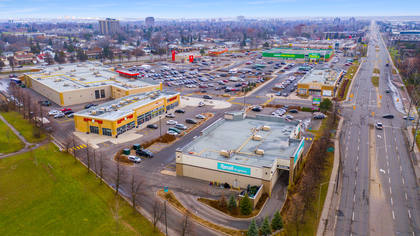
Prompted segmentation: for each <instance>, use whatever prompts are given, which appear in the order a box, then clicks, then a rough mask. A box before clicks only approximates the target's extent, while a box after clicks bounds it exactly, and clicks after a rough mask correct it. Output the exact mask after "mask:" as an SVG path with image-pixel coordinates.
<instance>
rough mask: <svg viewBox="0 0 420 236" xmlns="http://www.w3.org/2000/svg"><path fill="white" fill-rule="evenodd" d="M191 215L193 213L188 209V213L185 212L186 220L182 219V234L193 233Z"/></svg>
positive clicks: (183, 235)
mask: <svg viewBox="0 0 420 236" xmlns="http://www.w3.org/2000/svg"><path fill="white" fill-rule="evenodd" d="M190 217H191V213H190V212H189V211H187V213H185V217H184V220H183V221H182V224H181V235H182V236H186V235H190V234H192V224H191V220H190Z"/></svg>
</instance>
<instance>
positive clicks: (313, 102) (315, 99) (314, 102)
mask: <svg viewBox="0 0 420 236" xmlns="http://www.w3.org/2000/svg"><path fill="white" fill-rule="evenodd" d="M319 104H321V98H320V97H314V98H313V99H312V105H317V106H319Z"/></svg>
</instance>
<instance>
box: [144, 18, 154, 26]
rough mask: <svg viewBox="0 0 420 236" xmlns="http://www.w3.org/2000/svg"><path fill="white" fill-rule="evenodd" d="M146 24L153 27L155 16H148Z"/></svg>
mask: <svg viewBox="0 0 420 236" xmlns="http://www.w3.org/2000/svg"><path fill="white" fill-rule="evenodd" d="M145 22H146V26H147V27H153V26H154V25H155V18H154V17H153V16H149V17H146V20H145Z"/></svg>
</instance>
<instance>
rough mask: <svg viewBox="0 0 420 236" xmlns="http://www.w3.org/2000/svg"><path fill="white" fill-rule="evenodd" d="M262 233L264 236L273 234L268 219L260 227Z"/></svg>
mask: <svg viewBox="0 0 420 236" xmlns="http://www.w3.org/2000/svg"><path fill="white" fill-rule="evenodd" d="M260 233H261V235H263V236H267V235H270V234H271V228H270V224H269V223H268V217H265V219H264V222H263V223H262V225H261V227H260Z"/></svg>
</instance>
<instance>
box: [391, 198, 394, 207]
mask: <svg viewBox="0 0 420 236" xmlns="http://www.w3.org/2000/svg"><path fill="white" fill-rule="evenodd" d="M391 205H392V206H393V205H394V201H392V197H391Z"/></svg>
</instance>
